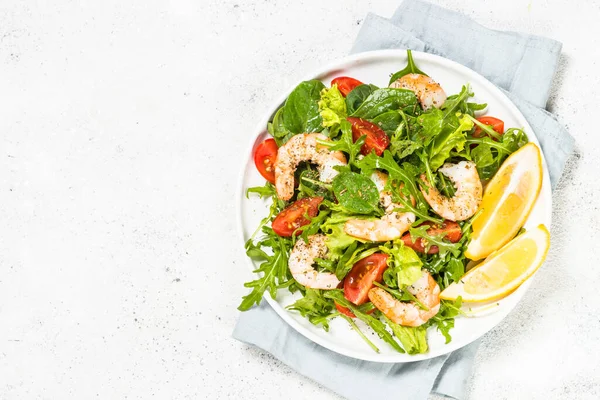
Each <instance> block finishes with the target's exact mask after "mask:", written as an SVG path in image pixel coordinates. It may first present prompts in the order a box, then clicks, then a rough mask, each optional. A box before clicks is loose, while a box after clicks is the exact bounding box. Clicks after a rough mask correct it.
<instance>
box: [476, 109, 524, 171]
mask: <svg viewBox="0 0 600 400" xmlns="http://www.w3.org/2000/svg"><path fill="white" fill-rule="evenodd" d="M477 122H479V121H477ZM484 132H485V131H484ZM494 133H495V134H496V135H498V134H497V133H496V132H494ZM498 136H499V141H496V140H493V139H492V138H490V137H488V136H485V137H481V138H475V137H472V136H469V137H467V140H466V143H467V144H468V145H471V144H476V145H477V146H476V147H475V148H474V149H471V150H470V157H471V159H472V160H473V161H474V162H475V164H477V172H479V177H480V178H481V179H484V180H487V179H490V178H491V177H492V176H494V174H495V173H496V171H498V169H499V168H500V166H501V165H502V163H503V162H504V160H506V158H507V157H508V156H509V155H511V154H512V153H514V152H515V151H517V150H518V149H520V148H521V147H522V146H524V145H525V144H526V143H527V142H528V139H527V135H526V134H525V132H523V130H521V129H517V128H511V129H508V130H507V131H506V132H504V134H503V135H501V136H500V135H498ZM469 147H470V146H467V148H469Z"/></svg>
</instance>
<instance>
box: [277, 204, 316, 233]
mask: <svg viewBox="0 0 600 400" xmlns="http://www.w3.org/2000/svg"><path fill="white" fill-rule="evenodd" d="M322 201H323V198H322V197H305V198H303V199H300V200H296V201H295V202H293V203H292V204H291V205H289V206H288V207H287V208H286V209H284V210H283V211H281V212H280V213H279V214H277V216H276V217H275V219H274V220H273V223H272V224H271V227H272V228H273V232H275V233H276V234H278V235H279V236H283V237H290V236H292V234H293V233H294V231H295V230H296V229H298V228H300V227H301V226H304V225H308V224H309V223H310V220H308V219H307V218H306V217H305V215H308V216H309V217H310V218H314V217H316V216H317V214H318V213H319V204H321V202H322ZM300 233H302V230H299V231H298V232H297V234H300Z"/></svg>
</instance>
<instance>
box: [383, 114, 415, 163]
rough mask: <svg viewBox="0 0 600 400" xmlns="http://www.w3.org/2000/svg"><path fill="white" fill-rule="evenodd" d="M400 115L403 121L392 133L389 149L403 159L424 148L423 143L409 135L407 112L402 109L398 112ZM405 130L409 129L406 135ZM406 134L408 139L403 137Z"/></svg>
mask: <svg viewBox="0 0 600 400" xmlns="http://www.w3.org/2000/svg"><path fill="white" fill-rule="evenodd" d="M398 115H399V116H400V118H401V121H400V123H399V124H398V126H397V127H396V129H395V130H394V132H392V134H391V137H390V147H389V150H390V153H392V154H393V155H394V156H396V158H398V159H403V158H406V157H408V156H410V155H411V154H413V153H414V152H415V151H417V150H419V149H420V148H422V147H423V145H422V144H421V143H419V142H416V141H413V140H412V139H410V137H409V135H408V130H409V127H408V120H407V117H406V114H404V113H403V112H401V111H400V112H398ZM405 131H407V134H406V135H404V132H405ZM404 136H406V139H403V137H404Z"/></svg>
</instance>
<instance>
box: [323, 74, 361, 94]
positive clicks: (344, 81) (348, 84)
mask: <svg viewBox="0 0 600 400" xmlns="http://www.w3.org/2000/svg"><path fill="white" fill-rule="evenodd" d="M362 84H363V83H362V82H361V81H359V80H357V79H354V78H350V77H349V76H340V77H337V78H335V79H334V80H332V81H331V86H333V85H337V87H338V89H339V91H340V93H342V96H344V97H346V96H348V93H350V92H351V91H352V90H353V89H354V88H355V87H357V86H358V85H362Z"/></svg>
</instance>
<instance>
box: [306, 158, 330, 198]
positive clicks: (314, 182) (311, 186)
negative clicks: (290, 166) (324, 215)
mask: <svg viewBox="0 0 600 400" xmlns="http://www.w3.org/2000/svg"><path fill="white" fill-rule="evenodd" d="M298 182H299V184H298V198H299V199H301V198H303V197H315V196H321V197H323V198H325V199H328V200H333V193H332V192H331V187H330V185H329V184H326V183H323V182H321V181H320V179H319V171H317V170H316V169H313V168H311V167H310V165H309V166H308V167H307V168H306V169H305V170H304V171H302V172H300V177H299V179H298Z"/></svg>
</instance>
